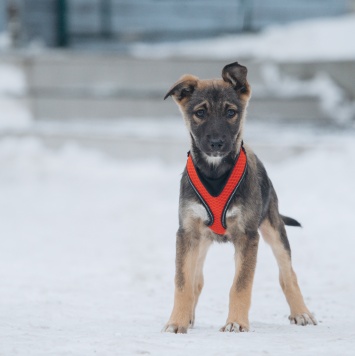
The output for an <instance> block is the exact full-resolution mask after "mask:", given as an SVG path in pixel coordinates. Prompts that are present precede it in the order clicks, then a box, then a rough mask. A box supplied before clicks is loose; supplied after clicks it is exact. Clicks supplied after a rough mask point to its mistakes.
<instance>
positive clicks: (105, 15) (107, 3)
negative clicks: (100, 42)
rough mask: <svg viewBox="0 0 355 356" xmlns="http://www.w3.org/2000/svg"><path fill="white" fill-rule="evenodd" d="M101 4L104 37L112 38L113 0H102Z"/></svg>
mask: <svg viewBox="0 0 355 356" xmlns="http://www.w3.org/2000/svg"><path fill="white" fill-rule="evenodd" d="M100 5H101V6H100V13H101V16H100V17H101V35H102V37H104V38H110V37H111V36H112V16H111V12H112V4H111V0H101V2H100Z"/></svg>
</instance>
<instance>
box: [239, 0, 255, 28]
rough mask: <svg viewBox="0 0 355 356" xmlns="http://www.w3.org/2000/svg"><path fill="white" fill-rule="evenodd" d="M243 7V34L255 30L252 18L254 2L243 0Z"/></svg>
mask: <svg viewBox="0 0 355 356" xmlns="http://www.w3.org/2000/svg"><path fill="white" fill-rule="evenodd" d="M241 1H242V7H243V26H242V31H243V32H250V31H252V30H253V24H252V21H253V19H252V16H253V1H252V0H241Z"/></svg>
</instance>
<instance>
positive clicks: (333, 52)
mask: <svg viewBox="0 0 355 356" xmlns="http://www.w3.org/2000/svg"><path fill="white" fill-rule="evenodd" d="M354 33H355V15H347V16H341V17H335V18H329V19H328V18H325V19H312V20H306V21H300V22H295V23H291V24H287V25H279V26H271V27H268V28H266V29H265V30H264V31H262V32H261V33H258V34H240V35H232V36H224V37H220V38H215V39H207V40H195V41H184V42H180V43H166V44H157V45H146V44H138V45H135V46H133V47H132V49H131V53H132V54H133V55H135V56H143V57H151V58H161V57H171V56H178V57H190V58H194V57H195V58H218V59H221V58H223V59H224V58H238V59H240V60H241V59H242V58H247V59H251V58H252V59H260V60H274V61H288V62H289V61H292V62H293V61H305V62H307V61H314V60H316V61H330V60H354V59H355V46H354V45H353V34H354Z"/></svg>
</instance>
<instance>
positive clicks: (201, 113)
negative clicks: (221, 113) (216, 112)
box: [195, 109, 206, 119]
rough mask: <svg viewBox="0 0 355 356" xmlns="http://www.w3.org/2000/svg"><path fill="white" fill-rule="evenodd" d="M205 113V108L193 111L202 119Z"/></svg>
mask: <svg viewBox="0 0 355 356" xmlns="http://www.w3.org/2000/svg"><path fill="white" fill-rule="evenodd" d="M205 114H206V110H204V109H200V110H197V111H196V112H195V115H196V116H197V117H198V118H199V119H203V118H204V117H205Z"/></svg>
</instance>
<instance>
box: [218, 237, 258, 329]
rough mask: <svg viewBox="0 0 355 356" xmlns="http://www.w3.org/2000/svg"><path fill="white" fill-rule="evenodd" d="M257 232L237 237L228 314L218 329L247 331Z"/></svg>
mask: <svg viewBox="0 0 355 356" xmlns="http://www.w3.org/2000/svg"><path fill="white" fill-rule="evenodd" d="M258 245H259V234H258V232H257V231H256V232H255V233H249V234H248V235H243V236H241V237H238V238H237V239H236V241H235V242H234V246H235V276H234V280H233V285H232V288H231V290H230V293H229V314H228V318H227V322H226V325H225V326H223V327H222V328H221V329H220V331H223V332H229V331H233V332H239V331H249V317H248V314H249V308H250V304H251V291H252V286H253V280H254V272H255V266H256V258H257V253H258Z"/></svg>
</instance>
